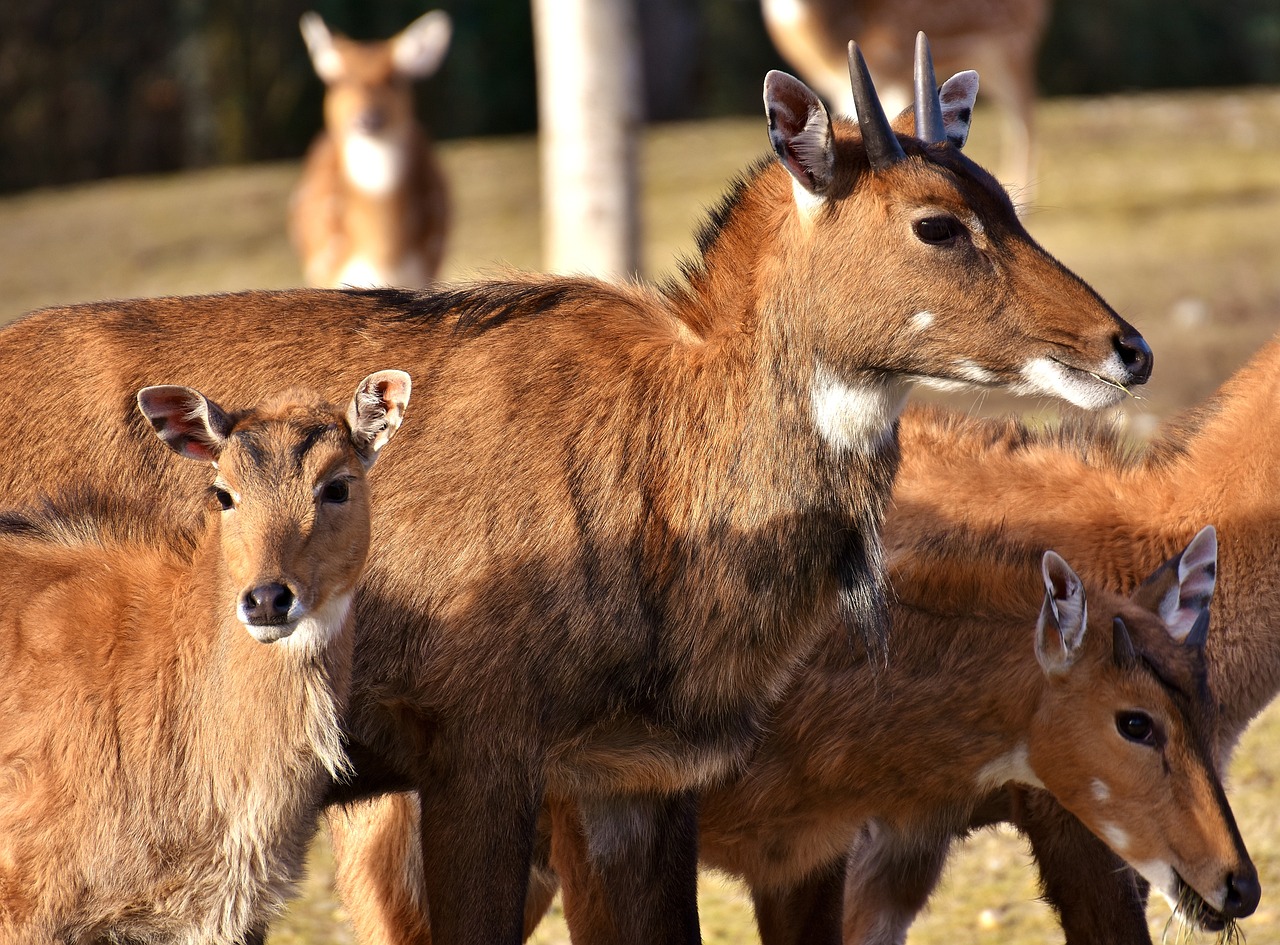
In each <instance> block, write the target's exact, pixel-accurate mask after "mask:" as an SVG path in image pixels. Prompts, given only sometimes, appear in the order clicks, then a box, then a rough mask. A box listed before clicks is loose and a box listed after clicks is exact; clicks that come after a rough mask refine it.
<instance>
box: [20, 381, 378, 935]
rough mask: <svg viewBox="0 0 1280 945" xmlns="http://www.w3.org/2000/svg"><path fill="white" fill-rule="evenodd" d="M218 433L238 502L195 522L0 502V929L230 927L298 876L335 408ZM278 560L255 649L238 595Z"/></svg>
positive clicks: (328, 620)
mask: <svg viewBox="0 0 1280 945" xmlns="http://www.w3.org/2000/svg"><path fill="white" fill-rule="evenodd" d="M73 429H74V428H73ZM226 433H227V441H226V445H225V446H224V447H223V448H222V450H221V453H220V455H218V457H217V459H218V468H217V478H218V484H219V488H222V489H225V490H226V491H227V492H228V493H229V494H232V495H235V496H236V497H237V508H236V510H235V512H234V513H225V514H223V513H219V512H216V511H211V512H209V513H207V514H206V515H205V517H204V522H203V527H202V529H201V532H200V533H199V534H198V536H197V537H195V538H193V537H192V536H191V535H189V534H188V533H186V532H184V531H181V530H179V531H176V532H175V531H172V530H170V529H168V528H167V527H166V526H165V525H164V524H163V522H162V521H160V520H158V519H157V518H156V517H155V516H154V515H153V514H151V510H149V509H146V508H139V507H138V506H139V505H141V503H131V502H130V501H128V500H120V499H118V498H113V499H109V500H95V499H94V497H93V496H92V495H91V494H90V493H88V492H85V491H81V492H79V493H78V494H77V495H75V496H73V497H70V498H68V499H67V500H66V501H65V502H62V503H59V502H56V501H52V502H50V501H46V502H45V503H44V504H43V505H42V506H40V507H38V508H34V509H32V510H30V511H28V512H25V513H24V512H10V513H6V514H5V515H4V516H2V517H0V570H3V572H4V574H5V581H4V582H3V584H0V614H3V615H4V618H3V626H0V675H3V677H4V679H5V685H4V686H3V687H0V717H3V718H4V725H3V726H0V940H3V941H5V942H15V943H16V942H23V943H30V945H41V943H49V945H52V943H53V942H55V941H57V942H64V943H76V945H88V943H94V942H107V941H111V942H116V941H138V942H173V943H186V942H191V943H194V942H197V941H198V942H204V943H233V942H236V941H238V940H240V939H241V937H242V936H244V935H245V934H246V933H247V932H248V931H250V930H251V929H252V928H254V927H257V926H260V925H262V924H264V923H265V922H266V921H267V920H268V919H269V918H270V917H271V916H272V915H273V914H274V913H275V912H276V911H277V910H278V909H279V908H280V907H281V905H282V903H283V901H284V898H285V896H286V895H287V894H288V892H289V890H290V889H291V887H292V885H293V882H294V881H295V879H296V878H297V876H298V873H299V871H300V869H301V865H302V860H303V856H304V854H305V852H306V845H307V841H308V839H309V837H310V835H311V833H312V831H313V829H314V822H315V818H316V814H317V811H318V809H319V806H320V803H321V800H322V798H323V792H324V787H325V786H326V784H327V783H328V782H329V780H330V779H331V778H332V777H334V776H336V775H338V774H339V773H340V772H341V771H342V770H343V769H344V767H345V764H346V762H345V759H344V758H343V755H342V749H341V743H340V732H339V730H338V722H339V717H340V715H341V713H342V712H343V710H344V707H345V705H346V701H347V697H348V693H349V689H350V677H351V661H352V643H353V636H354V635H353V633H352V632H351V631H350V627H349V624H350V622H351V621H350V619H349V617H348V616H347V611H348V602H349V600H350V598H351V596H352V594H353V593H354V590H355V586H356V582H357V580H358V578H359V576H360V573H361V569H362V567H363V564H364V561H365V557H366V554H367V551H368V545H369V527H370V526H369V506H368V497H367V490H366V487H365V482H364V468H363V463H362V461H361V458H360V456H359V455H358V453H357V449H356V448H355V446H353V443H352V439H351V434H350V432H349V431H348V429H347V427H346V423H345V421H344V419H343V416H342V414H341V413H336V412H334V411H332V410H331V409H329V408H322V407H316V406H313V404H311V403H307V402H298V401H297V400H296V399H294V398H289V399H284V400H280V401H277V402H275V403H273V404H268V405H266V406H264V407H262V408H260V409H258V410H255V411H249V412H245V413H242V414H237V415H234V416H232V417H230V418H229V420H228V430H227V431H226ZM58 435H59V436H67V437H68V438H69V439H75V440H78V441H79V442H80V444H81V445H82V446H83V445H84V440H83V439H82V438H81V437H79V436H68V434H67V433H66V431H65V430H60V431H59V433H58ZM148 440H150V441H152V442H154V438H153V437H150V436H148ZM308 442H309V443H310V444H311V445H310V447H309V449H307V451H306V452H305V454H304V453H301V452H300V451H299V450H300V447H299V444H305V443H308ZM156 460H157V461H158V462H160V463H161V464H164V465H174V466H177V465H186V466H189V467H193V468H192V469H189V470H188V472H194V466H195V464H193V463H186V464H179V463H178V462H176V461H173V462H170V459H166V458H163V457H156ZM207 470H208V467H207V464H205V471H204V472H201V473H199V474H197V476H196V477H195V478H197V479H201V478H202V479H204V480H205V481H206V482H208V481H209V479H211V478H212V476H211V474H210V473H209V472H208V471H207ZM338 475H342V476H345V477H348V482H349V498H348V500H347V502H346V503H345V504H343V505H342V506H341V507H340V508H339V507H336V506H335V507H332V508H331V509H328V508H327V509H325V510H324V511H323V512H322V513H317V511H316V510H315V504H316V503H315V499H313V497H312V490H313V488H314V487H315V485H316V483H317V482H327V481H329V480H331V479H333V478H335V477H336V476H338ZM207 501H209V502H212V497H210V498H209V499H208V500H207ZM214 508H217V506H216V505H214ZM281 575H283V576H284V577H282V578H280V579H281V580H287V581H288V583H289V586H290V587H292V588H296V589H297V595H298V598H299V600H303V599H304V598H305V600H306V603H307V606H308V607H309V610H308V611H307V616H305V617H303V618H302V622H300V623H298V624H297V626H296V629H295V630H294V631H293V634H292V635H291V636H290V637H289V638H287V639H285V640H281V641H279V642H276V643H273V644H270V645H267V644H264V643H259V642H257V641H256V640H254V639H252V638H251V637H250V635H249V633H248V632H246V627H245V625H244V624H242V623H241V622H240V621H239V620H238V619H236V608H237V602H238V601H239V600H240V598H241V595H242V594H243V592H244V590H245V589H246V588H252V587H256V586H258V584H260V583H261V581H262V579H263V578H264V576H267V577H270V578H272V579H275V578H276V577H277V576H281ZM272 632H273V633H275V632H280V631H277V630H276V629H275V628H272Z"/></svg>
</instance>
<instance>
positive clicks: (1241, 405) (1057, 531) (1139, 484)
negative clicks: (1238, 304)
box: [846, 339, 1280, 945]
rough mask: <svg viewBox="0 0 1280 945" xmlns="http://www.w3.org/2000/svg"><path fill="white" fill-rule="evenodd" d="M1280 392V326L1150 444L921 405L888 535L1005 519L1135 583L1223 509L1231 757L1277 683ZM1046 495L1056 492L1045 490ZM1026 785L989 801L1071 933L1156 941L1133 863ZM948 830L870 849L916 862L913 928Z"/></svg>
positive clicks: (1221, 618) (900, 540)
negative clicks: (1123, 866) (1031, 861)
mask: <svg viewBox="0 0 1280 945" xmlns="http://www.w3.org/2000/svg"><path fill="white" fill-rule="evenodd" d="M1278 402H1280V339H1277V340H1273V341H1272V342H1271V343H1269V344H1268V345H1267V346H1266V347H1264V348H1263V349H1262V350H1261V351H1260V352H1259V353H1258V354H1257V355H1255V356H1254V358H1253V359H1252V360H1251V361H1250V362H1249V363H1248V364H1247V365H1246V366H1245V367H1243V368H1242V369H1241V370H1240V371H1238V372H1237V373H1236V375H1235V376H1234V377H1232V378H1231V379H1230V380H1228V381H1227V382H1226V383H1225V384H1224V385H1223V386H1222V387H1221V388H1220V389H1219V390H1218V392H1217V393H1216V394H1215V395H1214V397H1212V398H1211V399H1210V400H1209V401H1207V402H1206V403H1205V404H1204V405H1203V406H1201V407H1198V408H1196V409H1194V410H1191V411H1189V412H1188V413H1187V414H1185V415H1184V416H1183V417H1181V418H1180V419H1178V420H1176V421H1174V422H1171V423H1169V424H1167V425H1166V426H1165V428H1164V429H1163V430H1162V431H1161V432H1160V433H1159V434H1158V435H1157V436H1156V437H1155V438H1154V440H1153V441H1152V442H1151V443H1150V444H1149V445H1148V446H1147V447H1146V448H1145V449H1143V450H1142V451H1141V452H1138V453H1134V452H1132V450H1130V449H1129V448H1127V447H1126V446H1125V445H1124V444H1123V443H1120V442H1118V441H1117V439H1116V437H1115V436H1114V435H1113V434H1112V433H1111V432H1110V431H1108V430H1104V429H1098V428H1092V427H1087V426H1086V427H1071V428H1067V429H1065V430H1062V431H1057V432H1048V433H1046V432H1038V433H1037V432H1032V431H1030V430H1028V429H1027V428H1026V427H1024V426H1023V425H1022V424H1020V423H1019V422H1018V421H1016V420H1012V419H1010V420H973V419H969V418H965V417H963V416H960V415H957V414H952V413H948V412H945V411H941V410H938V409H930V410H909V411H907V412H906V414H905V415H904V416H903V418H902V423H901V435H902V450H903V463H902V467H901V470H900V473H899V476H898V480H897V485H896V487H895V492H894V495H895V504H894V511H893V514H892V516H891V518H890V522H889V524H888V525H887V531H886V535H887V536H889V537H888V538H887V540H888V541H889V543H890V544H891V545H893V546H895V547H910V546H911V545H913V544H914V543H915V542H916V541H918V540H919V538H920V536H921V535H922V534H924V533H926V532H928V531H930V530H932V529H934V528H936V527H939V525H940V524H942V525H945V524H955V525H963V526H964V527H966V528H969V529H972V530H975V531H976V532H978V533H979V534H982V533H987V532H995V531H999V530H1005V531H1008V532H1011V533H1014V534H1017V535H1019V536H1021V537H1022V538H1024V539H1025V540H1027V541H1046V540H1052V541H1053V542H1054V545H1055V547H1058V548H1061V549H1062V550H1063V553H1064V554H1066V555H1068V556H1070V557H1071V558H1072V559H1073V560H1076V561H1081V562H1083V561H1088V562H1089V568H1088V572H1089V573H1090V574H1096V575H1097V576H1098V577H1099V578H1100V579H1102V580H1105V582H1106V583H1107V584H1109V585H1111V586H1113V587H1118V588H1126V587H1132V586H1133V585H1134V584H1135V583H1136V582H1137V581H1138V580H1139V578H1140V577H1141V575H1142V573H1143V571H1144V570H1145V569H1147V568H1149V567H1151V565H1152V562H1156V561H1159V560H1160V559H1161V558H1162V557H1163V556H1165V555H1167V554H1169V552H1170V549H1171V548H1176V547H1177V546H1178V544H1179V543H1180V542H1183V541H1185V540H1186V536H1187V535H1189V534H1190V533H1191V532H1192V530H1193V529H1194V527H1195V524H1194V523H1196V522H1203V521H1211V522H1214V523H1216V525H1217V528H1218V534H1219V537H1220V542H1221V552H1220V557H1219V561H1218V567H1219V577H1220V584H1219V592H1218V594H1217V595H1216V596H1215V598H1214V604H1213V619H1214V621H1215V624H1216V629H1215V631H1214V633H1213V634H1212V635H1211V639H1210V641H1209V645H1208V648H1207V653H1206V658H1207V663H1208V673H1209V682H1210V686H1211V689H1212V691H1213V693H1214V696H1215V701H1216V703H1217V710H1218V720H1217V728H1216V739H1215V740H1216V746H1215V748H1216V755H1217V759H1218V764H1219V766H1220V768H1222V769H1225V767H1226V765H1227V763H1228V761H1229V760H1230V756H1231V753H1232V751H1233V749H1234V747H1235V744H1236V742H1237V741H1238V739H1239V738H1240V735H1241V734H1242V733H1243V732H1244V730H1245V728H1246V727H1247V726H1248V724H1249V722H1250V721H1251V720H1252V719H1253V718H1254V717H1255V716H1256V715H1257V714H1258V713H1259V712H1261V711H1262V709H1263V708H1264V707H1265V706H1266V705H1267V704H1268V703H1269V702H1271V700H1272V699H1274V698H1275V696H1276V694H1277V693H1280V622H1277V620H1276V618H1275V614H1276V612H1277V607H1280V569H1278V568H1277V567H1276V562H1275V556H1274V548H1275V536H1276V533H1277V530H1280V425H1278V424H1277V420H1276V413H1275V405H1276V404H1277V403H1278ZM1049 490H1051V491H1049ZM1046 495H1053V496H1055V497H1057V500H1056V501H1054V502H1046V501H1045V498H1044V497H1045V496H1046ZM993 497H998V501H997V500H995V499H993ZM1013 800H1014V801H1015V802H1016V803H1013V804H1011V803H1010V798H1009V797H1006V796H997V797H993V798H992V799H991V804H990V805H988V806H989V807H990V808H991V810H992V812H993V814H992V816H995V817H997V818H998V817H1004V818H1012V819H1014V821H1015V822H1016V823H1017V825H1018V826H1019V827H1020V828H1021V829H1022V830H1023V831H1024V832H1026V834H1027V836H1028V837H1029V839H1030V840H1031V844H1032V850H1033V852H1034V853H1035V855H1036V858H1037V860H1038V861H1039V864H1040V869H1041V876H1042V884H1043V886H1044V890H1045V893H1046V896H1047V898H1048V899H1049V900H1050V902H1051V903H1052V904H1053V905H1054V907H1055V908H1056V909H1057V910H1058V913H1059V917H1060V919H1061V920H1062V923H1063V928H1064V930H1065V931H1066V935H1067V941H1068V942H1069V943H1071V945H1087V943H1096V942H1100V941H1106V942H1110V943H1119V945H1146V943H1149V942H1150V940H1151V939H1150V933H1149V931H1148V927H1147V922H1146V919H1145V916H1144V900H1145V897H1144V896H1143V895H1140V894H1139V887H1138V886H1137V885H1135V884H1134V882H1133V879H1132V876H1131V875H1130V874H1128V873H1127V872H1126V871H1123V870H1118V869H1117V868H1116V867H1117V866H1118V865H1119V864H1118V862H1117V861H1115V860H1114V858H1113V857H1112V856H1111V855H1110V854H1109V852H1108V851H1107V850H1106V849H1105V848H1104V847H1102V846H1101V845H1100V844H1097V843H1095V842H1093V841H1092V840H1091V839H1090V838H1089V836H1088V834H1087V833H1086V832H1084V831H1082V830H1081V828H1080V825H1079V824H1078V823H1076V822H1075V821H1074V820H1073V819H1072V818H1070V817H1069V816H1065V815H1064V814H1063V812H1062V811H1061V808H1059V807H1058V806H1057V805H1055V804H1054V803H1053V802H1052V800H1051V799H1049V798H1045V797H1043V796H1042V795H1039V794H1038V793H1037V792H1030V793H1026V792H1017V795H1016V797H1015V798H1014V799H1013ZM951 840H952V835H951V834H949V833H948V832H947V831H939V832H938V833H937V834H936V836H935V837H934V839H933V842H932V843H929V842H926V841H927V838H924V837H920V838H917V844H918V849H909V848H905V847H904V848H898V847H896V846H895V845H893V844H892V843H889V842H883V843H878V844H869V845H867V846H866V848H865V849H863V850H862V851H860V852H861V853H862V854H863V855H864V856H865V857H866V858H868V859H870V860H874V861H876V862H879V863H881V864H882V869H883V872H884V873H885V875H891V874H892V875H896V876H901V877H909V878H910V881H909V882H907V881H903V882H899V883H897V884H896V885H895V887H894V896H895V900H896V901H895V902H894V903H893V905H892V907H891V909H890V910H889V911H891V912H892V914H893V915H894V921H895V922H896V923H897V924H898V925H899V926H900V928H901V930H902V931H901V934H903V935H905V932H906V927H907V925H908V924H909V923H910V922H911V920H912V918H914V916H915V914H916V913H917V912H918V911H919V910H920V909H922V908H923V907H924V904H925V902H926V900H927V898H928V896H929V894H930V892H931V891H932V889H933V887H934V885H935V884H936V883H937V881H938V877H939V875H940V873H941V870H942V867H943V864H944V863H945V859H946V854H947V850H948V847H949V845H950V842H951ZM865 888H866V884H865V883H863V882H861V881H856V882H851V884H850V886H849V888H848V889H847V890H846V896H847V901H846V910H847V915H848V921H849V923H850V925H851V926H858V925H861V924H863V923H864V922H865V921H866V920H864V919H862V918H860V917H859V915H858V914H859V913H866V912H868V911H875V910H884V904H883V902H882V901H881V897H880V896H879V894H878V893H873V894H871V895H870V896H864V895H863V890H864V889H865ZM868 900H869V901H868ZM1192 918H1194V916H1193V917H1192ZM1213 924H1214V923H1212V922H1210V923H1209V925H1210V926H1212V925H1213Z"/></svg>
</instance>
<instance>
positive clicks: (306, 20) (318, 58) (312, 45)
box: [298, 12, 347, 85]
mask: <svg viewBox="0 0 1280 945" xmlns="http://www.w3.org/2000/svg"><path fill="white" fill-rule="evenodd" d="M298 29H300V30H301V31H302V41H303V42H304V43H306V44H307V54H308V55H309V56H310V57H311V67H312V68H313V69H315V70H316V75H318V76H319V77H320V81H322V82H324V83H325V84H326V85H328V84H331V83H333V82H337V81H338V80H339V79H341V78H342V77H343V75H344V74H345V73H346V71H347V67H346V63H344V62H343V61H342V54H341V53H340V52H338V50H337V47H336V46H334V44H333V34H332V33H330V32H329V27H328V26H326V25H325V22H324V20H322V19H321V18H320V14H319V13H310V12H308V13H304V14H302V19H300V20H299V21H298Z"/></svg>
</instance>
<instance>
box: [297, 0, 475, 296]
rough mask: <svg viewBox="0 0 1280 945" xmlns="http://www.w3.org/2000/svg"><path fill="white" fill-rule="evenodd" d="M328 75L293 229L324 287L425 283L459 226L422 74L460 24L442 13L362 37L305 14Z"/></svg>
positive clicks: (305, 261) (310, 43)
mask: <svg viewBox="0 0 1280 945" xmlns="http://www.w3.org/2000/svg"><path fill="white" fill-rule="evenodd" d="M301 28H302V38H303V39H304V40H306V44H307V51H308V52H309V53H310V54H311V62H312V65H314V66H315V70H316V74H317V75H319V76H320V78H321V79H323V80H324V83H325V86H326V88H325V97H324V123H325V127H324V131H322V132H321V133H320V135H319V136H318V137H317V138H316V140H315V142H314V143H313V144H312V145H311V148H310V150H309V151H308V153H307V158H306V162H305V164H304V166H303V170H302V180H301V181H300V182H299V184H298V188H297V190H296V191H295V192H294V195H293V202H292V204H291V207H290V216H289V235H290V238H291V239H292V240H293V244H294V246H295V248H296V249H297V252H298V255H299V256H300V257H301V259H302V265H303V269H304V271H305V274H306V278H307V281H308V282H309V283H311V284H312V285H319V286H343V285H349V286H365V287H368V286H380V285H395V286H422V285H427V284H428V283H430V282H431V281H432V280H433V279H434V278H435V277H436V274H437V273H438V272H439V270H440V260H441V258H442V256H443V254H444V242H445V234H446V232H447V230H448V226H449V200H448V192H447V187H446V185H445V180H444V175H443V174H442V173H441V170H440V164H439V161H438V160H437V159H436V156H435V153H434V149H433V147H432V145H431V142H430V140H429V139H428V137H427V134H426V132H425V131H424V130H423V128H422V126H421V125H420V124H419V123H418V121H417V119H416V118H415V116H414V110H413V88H412V80H414V79H422V78H426V77H427V76H429V75H432V74H433V73H435V71H436V70H437V69H438V68H439V67H440V63H441V61H442V60H443V59H444V55H445V52H446V51H447V50H448V48H449V36H450V29H451V27H450V23H449V17H448V15H447V14H446V13H444V12H443V11H440V10H434V11H432V12H430V13H427V14H425V15H424V16H421V17H419V18H418V19H417V20H415V21H414V22H413V23H411V24H410V25H409V26H408V27H406V28H405V29H404V31H403V32H401V33H399V34H398V35H396V36H393V37H392V38H391V39H388V40H383V41H376V42H355V41H353V40H350V39H348V38H347V37H345V36H343V35H341V34H338V33H332V32H330V31H329V29H328V27H327V26H325V23H324V20H322V19H320V17H319V15H318V14H315V13H307V14H304V15H303V17H302V21H301Z"/></svg>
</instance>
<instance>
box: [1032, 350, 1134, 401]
mask: <svg viewBox="0 0 1280 945" xmlns="http://www.w3.org/2000/svg"><path fill="white" fill-rule="evenodd" d="M1021 373H1022V376H1023V378H1024V383H1022V384H1018V385H1016V386H1014V387H1013V388H1012V390H1013V392H1014V393H1016V394H1051V395H1053V396H1054V397H1061V398H1062V399H1063V400H1065V401H1066V402H1067V403H1070V404H1074V405H1075V406H1077V407H1083V408H1085V409H1086V410H1097V409H1099V408H1101V407H1109V406H1111V405H1112V404H1114V403H1115V402H1116V401H1118V400H1120V398H1122V397H1124V396H1125V393H1126V392H1125V391H1124V390H1122V389H1121V388H1120V387H1119V386H1115V387H1113V386H1112V385H1111V384H1108V383H1105V382H1104V381H1103V380H1099V379H1098V378H1095V377H1090V376H1088V375H1087V374H1084V373H1082V372H1080V371H1075V370H1072V369H1071V368H1068V367H1066V366H1065V365H1063V364H1059V363H1058V362H1057V361H1054V360H1051V359H1049V358H1036V359H1035V360H1033V361H1028V362H1027V363H1026V364H1024V365H1023V366H1022V372H1021ZM1093 373H1094V374H1097V375H1098V376H1099V377H1101V378H1105V379H1106V380H1108V381H1111V382H1113V383H1114V384H1116V385H1119V383H1120V379H1121V378H1123V377H1124V376H1125V371H1124V366H1123V365H1122V364H1121V363H1120V359H1119V357H1117V356H1115V355H1112V356H1111V358H1109V359H1108V360H1107V361H1105V362H1103V363H1102V364H1100V365H1098V366H1097V368H1095V369H1093Z"/></svg>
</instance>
